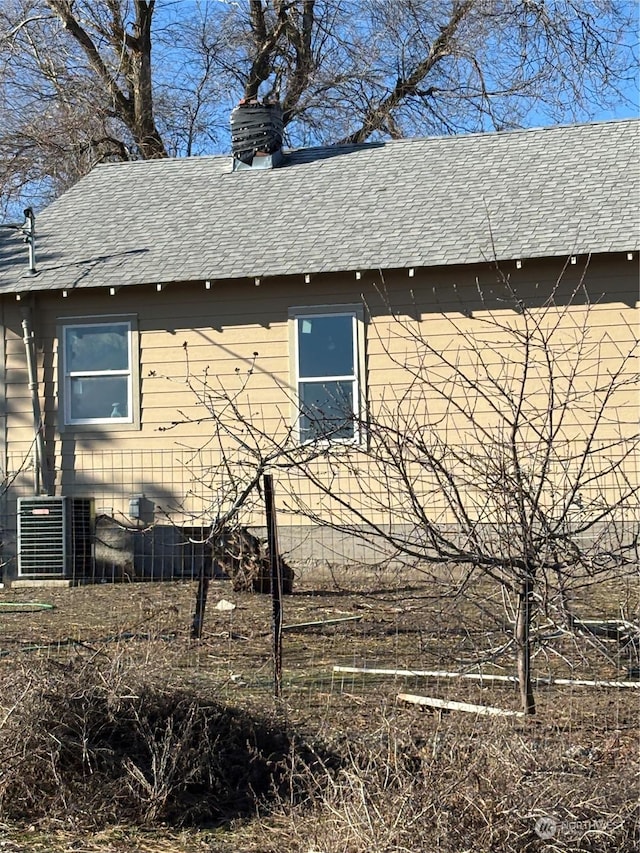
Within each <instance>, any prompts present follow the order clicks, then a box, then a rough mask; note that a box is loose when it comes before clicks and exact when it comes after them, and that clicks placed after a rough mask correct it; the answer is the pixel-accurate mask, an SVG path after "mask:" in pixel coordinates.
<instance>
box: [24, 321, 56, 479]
mask: <svg viewBox="0 0 640 853" xmlns="http://www.w3.org/2000/svg"><path fill="white" fill-rule="evenodd" d="M22 340H23V343H24V349H25V354H26V358H27V375H28V379H29V393H30V395H31V407H32V410H33V438H34V441H33V488H34V494H36V495H41V494H45V495H48V494H50V491H49V476H48V470H47V458H46V456H45V452H44V423H43V421H42V411H41V409H40V397H39V395H38V377H37V370H36V364H35V351H34V345H33V331H32V329H31V309H30V308H26V307H25V308H24V309H23V311H22Z"/></svg>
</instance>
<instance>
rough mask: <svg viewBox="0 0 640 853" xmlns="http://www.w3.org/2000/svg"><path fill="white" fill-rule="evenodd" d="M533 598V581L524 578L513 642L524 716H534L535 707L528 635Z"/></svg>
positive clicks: (519, 596)
mask: <svg viewBox="0 0 640 853" xmlns="http://www.w3.org/2000/svg"><path fill="white" fill-rule="evenodd" d="M532 598H533V579H532V578H531V576H527V577H525V578H524V579H523V580H522V581H521V583H520V589H519V591H518V610H517V613H516V628H515V640H516V648H517V655H518V659H517V661H518V687H519V690H520V703H521V705H522V710H523V711H524V713H525V714H535V712H536V705H535V701H534V698H533V687H532V685H531V644H530V642H529V633H530V627H531V615H532Z"/></svg>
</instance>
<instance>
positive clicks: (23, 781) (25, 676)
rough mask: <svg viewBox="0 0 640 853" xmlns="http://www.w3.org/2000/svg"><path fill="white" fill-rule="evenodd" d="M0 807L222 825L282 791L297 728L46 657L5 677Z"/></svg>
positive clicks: (36, 814) (7, 812)
mask: <svg viewBox="0 0 640 853" xmlns="http://www.w3.org/2000/svg"><path fill="white" fill-rule="evenodd" d="M3 688H4V689H3V695H4V697H5V699H4V702H7V701H9V702H12V705H11V706H10V707H9V710H8V711H7V712H6V713H5V719H4V725H3V726H2V728H0V767H1V769H0V815H1V816H2V817H3V818H6V819H9V820H25V819H26V820H29V821H37V820H43V819H45V818H46V819H53V820H55V819H64V820H65V821H67V822H68V821H72V822H76V823H78V824H80V825H83V826H84V825H86V826H91V827H99V826H105V825H107V824H109V823H116V822H124V823H129V824H153V823H157V822H159V821H162V822H165V823H168V824H171V825H182V824H194V823H198V822H210V821H216V822H224V821H228V820H231V819H233V818H237V817H243V816H247V815H252V814H254V813H255V811H256V808H257V807H258V805H259V804H260V803H261V802H262V801H266V800H268V799H269V798H270V797H271V796H273V795H274V794H275V793H277V792H278V791H280V792H281V793H282V794H283V795H284V790H285V788H286V790H287V791H288V792H289V793H288V796H289V799H291V796H292V794H291V792H292V790H293V788H292V783H291V780H292V773H293V772H294V770H293V765H292V760H293V758H292V757H293V756H295V755H298V754H299V755H300V756H301V758H302V756H305V755H306V756H307V758H306V759H305V767H307V768H308V767H310V766H311V764H312V761H311V758H310V756H311V752H310V751H309V749H307V748H306V747H305V746H304V745H298V746H297V747H296V748H295V749H294V739H293V736H292V735H291V734H290V733H289V732H288V730H287V729H286V727H285V726H283V725H281V724H280V723H279V722H278V721H277V720H276V719H271V720H269V721H267V720H266V719H264V718H261V717H260V716H258V715H255V716H254V715H253V714H250V713H249V712H247V711H244V710H240V709H237V708H233V707H229V706H227V705H224V704H222V703H218V702H215V701H205V700H203V699H202V697H200V696H198V695H196V693H194V692H192V691H190V690H177V689H172V690H170V689H165V690H162V689H160V688H158V687H151V686H149V685H145V684H144V683H139V682H138V683H136V680H135V679H134V678H133V676H131V675H130V674H127V672H124V671H119V670H118V668H117V667H116V668H108V669H100V668H99V667H98V666H96V665H94V664H87V663H83V664H66V665H62V664H59V663H54V662H48V663H43V664H42V665H41V666H39V667H37V668H36V667H32V668H31V669H30V671H29V672H28V673H27V672H21V671H18V672H15V673H13V674H12V676H11V677H9V678H6V679H5V684H4V685H3Z"/></svg>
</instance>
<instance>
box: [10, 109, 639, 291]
mask: <svg viewBox="0 0 640 853" xmlns="http://www.w3.org/2000/svg"><path fill="white" fill-rule="evenodd" d="M639 143H640V121H638V120H626V121H612V122H601V123H596V124H583V125H567V126H561V127H552V128H539V129H531V130H522V131H511V132H504V133H487V134H471V135H468V136H457V137H429V138H424V139H411V140H399V141H394V142H387V143H380V144H373V143H372V144H363V145H356V146H344V147H336V148H317V149H306V150H302V151H297V152H290V153H288V154H286V156H285V161H284V163H283V164H282V165H281V166H279V167H278V168H276V169H273V170H259V171H258V170H255V171H253V170H246V171H238V172H233V171H232V169H231V157H230V156H216V157H198V158H195V157H194V158H185V159H175V160H155V161H145V162H133V163H118V164H106V165H101V166H98V167H96V168H95V169H94V170H93V171H92V172H91V173H90V174H89V175H87V176H86V177H85V178H83V179H82V180H81V181H79V182H78V183H77V184H76V185H75V186H74V187H73V188H72V189H70V190H69V191H68V192H67V193H65V194H64V195H63V196H61V197H60V198H59V199H57V200H56V201H55V202H54V203H53V204H51V205H50V206H49V207H48V208H46V209H45V210H43V211H42V212H41V213H40V214H38V216H37V220H36V251H37V266H38V270H39V274H38V275H37V276H36V277H33V278H27V277H25V276H24V273H25V271H26V268H27V253H26V247H25V246H24V245H23V244H22V242H21V240H20V239H19V237H18V236H17V235H16V233H15V232H12V231H9V230H7V229H0V291H5V292H12V291H20V290H30V289H33V290H41V289H72V288H74V287H109V286H112V287H119V286H124V285H131V284H148V283H155V282H158V283H159V282H163V283H170V282H179V281H187V280H204V279H212V280H215V279H228V278H230V279H237V278H245V277H251V278H252V277H254V276H260V277H269V276H275V275H298V274H299V275H302V274H304V273H317V272H333V271H340V270H358V269H361V270H365V269H378V268H382V269H391V268H403V267H421V266H437V265H442V264H467V263H476V262H482V261H486V260H492V259H493V258H497V259H498V260H504V259H513V258H534V257H545V256H566V255H569V254H585V253H588V252H592V253H597V252H622V251H631V250H637V249H639V248H640V213H639V198H640V169H639V166H640V144H639Z"/></svg>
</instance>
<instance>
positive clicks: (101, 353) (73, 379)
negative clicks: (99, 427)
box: [60, 318, 139, 427]
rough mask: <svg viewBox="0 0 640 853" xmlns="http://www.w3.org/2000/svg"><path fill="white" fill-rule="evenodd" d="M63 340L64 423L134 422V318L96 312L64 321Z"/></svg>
mask: <svg viewBox="0 0 640 853" xmlns="http://www.w3.org/2000/svg"><path fill="white" fill-rule="evenodd" d="M60 341H61V345H62V359H61V386H62V397H63V410H64V424H65V425H81V424H109V425H111V426H114V427H115V426H118V427H122V426H125V427H126V426H127V425H134V426H135V425H136V421H138V419H139V414H138V408H139V407H138V405H137V401H136V399H135V397H137V394H136V395H134V379H135V378H136V377H137V357H136V358H135V359H134V357H133V352H134V333H133V320H132V319H125V318H122V319H121V318H117V319H111V318H110V319H109V320H108V321H104V322H102V321H100V320H99V319H98V318H96V319H95V320H94V319H87V320H86V321H84V320H83V322H75V323H73V324H69V325H64V326H62V328H61V337H60ZM134 368H135V369H134Z"/></svg>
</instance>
